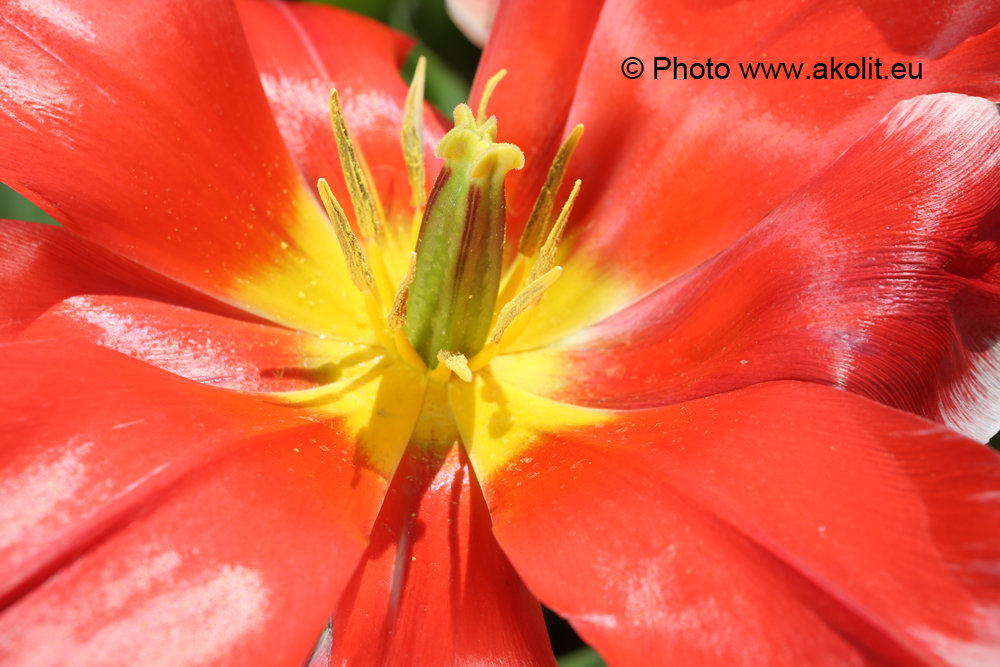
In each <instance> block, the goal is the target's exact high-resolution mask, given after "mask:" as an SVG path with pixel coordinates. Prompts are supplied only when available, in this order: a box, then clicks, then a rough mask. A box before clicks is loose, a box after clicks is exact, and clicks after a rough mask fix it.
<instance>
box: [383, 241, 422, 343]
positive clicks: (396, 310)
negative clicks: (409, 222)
mask: <svg viewBox="0 0 1000 667" xmlns="http://www.w3.org/2000/svg"><path fill="white" fill-rule="evenodd" d="M416 273H417V253H415V252H411V253H410V268H409V270H408V271H407V272H406V275H405V276H404V277H403V282H401V283H400V284H399V289H398V290H396V298H395V299H394V300H393V302H392V310H391V311H389V320H388V322H389V328H390V329H402V328H403V327H405V326H406V300H407V299H408V298H409V296H410V285H412V284H413V276H414V275H416Z"/></svg>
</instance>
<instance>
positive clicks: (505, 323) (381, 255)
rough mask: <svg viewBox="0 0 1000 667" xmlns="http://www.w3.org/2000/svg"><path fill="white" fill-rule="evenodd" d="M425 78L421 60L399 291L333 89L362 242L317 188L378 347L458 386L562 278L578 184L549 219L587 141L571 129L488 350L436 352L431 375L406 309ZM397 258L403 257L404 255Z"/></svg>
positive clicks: (336, 129)
mask: <svg viewBox="0 0 1000 667" xmlns="http://www.w3.org/2000/svg"><path fill="white" fill-rule="evenodd" d="M505 74H506V71H505V70H501V71H500V72H498V73H497V74H495V75H494V76H493V77H491V78H490V79H489V80H488V81H487V82H486V85H485V86H484V88H483V94H482V97H481V99H480V101H479V106H478V109H477V113H476V117H475V123H476V125H477V126H480V127H485V128H493V127H495V124H496V119H495V118H493V117H489V118H487V116H486V110H487V106H488V104H489V100H490V97H491V95H492V94H493V91H494V89H495V88H496V86H497V84H498V83H499V82H500V80H501V79H503V77H504V75H505ZM425 76H426V60H425V59H424V58H422V57H421V58H420V59H419V60H418V62H417V67H416V70H415V72H414V76H413V80H412V82H411V84H410V88H409V91H408V92H407V96H406V102H405V105H404V116H403V125H402V130H401V133H400V140H401V144H402V149H403V158H404V161H405V164H406V171H407V177H408V180H409V184H410V191H411V196H410V205H411V206H412V207H413V209H414V211H413V227H412V229H411V230H409V232H410V233H409V234H408V236H409V243H410V250H411V253H410V257H409V262H408V266H409V269H408V271H407V272H406V274H405V276H403V278H402V280H401V281H399V284H398V286H397V287H396V288H395V289H393V284H394V282H393V280H392V279H391V278H390V275H389V273H390V272H389V270H388V267H387V263H386V260H385V258H387V257H391V256H393V255H394V253H398V250H397V249H396V248H393V247H391V244H390V243H389V242H388V241H387V239H386V231H385V225H383V224H382V212H381V206H380V204H379V202H378V199H377V197H376V195H375V190H374V188H373V187H372V185H371V179H370V177H369V175H368V171H367V169H366V168H365V166H364V161H363V158H362V156H361V153H360V151H359V150H358V148H357V147H356V146H355V145H354V142H353V141H352V139H351V135H350V132H349V131H348V127H347V123H346V121H345V119H344V115H343V110H342V108H341V105H340V98H339V96H338V95H337V91H335V90H334V91H331V93H330V119H331V125H332V127H333V134H334V138H335V140H336V144H337V150H338V153H339V156H340V163H341V168H342V170H343V173H344V179H345V181H346V183H347V190H348V194H349V195H350V198H351V204H352V206H353V209H354V213H355V220H354V222H355V223H356V228H357V229H358V230H359V231H360V232H361V236H362V237H363V238H364V239H365V240H364V241H362V240H361V239H359V238H358V236H357V235H356V234H355V232H354V229H353V228H352V226H351V222H350V220H349V219H348V217H347V215H346V213H345V212H344V209H343V207H342V206H341V205H340V203H339V202H338V201H337V199H336V197H335V196H334V194H333V192H332V191H331V189H330V186H329V184H328V183H327V182H326V180H325V179H320V180H319V183H318V188H319V192H320V197H321V199H322V200H323V206H324V208H325V209H326V212H327V215H328V216H329V218H330V221H331V223H332V224H333V227H334V230H335V232H336V235H337V240H338V241H339V243H340V248H341V251H342V252H343V255H344V260H345V261H346V263H347V268H348V271H349V274H350V277H351V280H352V282H353V283H354V285H355V286H356V287H357V288H358V290H359V291H361V292H362V293H363V294H364V295H365V297H366V308H367V310H368V314H369V317H370V319H371V320H372V325H373V327H374V329H375V331H376V334H377V337H378V339H379V340H380V342H382V344H384V345H386V347H388V348H390V349H394V350H395V352H396V353H397V355H398V357H399V358H400V359H402V360H403V361H404V362H405V363H406V364H407V365H408V366H410V367H411V368H412V369H413V370H414V371H416V372H419V373H425V374H426V377H427V379H428V380H431V381H434V382H438V383H445V382H447V381H448V380H449V379H450V377H451V375H452V374H454V375H455V376H456V377H458V378H459V379H460V380H463V381H465V382H470V381H472V380H473V377H474V373H476V372H478V371H481V370H483V369H485V368H486V367H487V366H489V363H490V361H491V360H492V359H493V358H494V356H496V354H498V353H499V352H501V351H502V350H503V348H504V347H505V346H506V345H509V344H510V343H511V342H512V341H513V340H514V339H516V338H517V336H518V335H519V334H520V333H521V332H522V331H523V330H524V328H525V326H526V324H527V322H528V319H529V318H528V316H529V315H530V312H531V311H532V309H533V308H534V307H535V306H536V305H537V304H538V303H539V302H540V301H541V300H542V298H543V296H544V294H545V291H546V290H547V289H548V288H549V287H551V286H552V284H553V283H555V281H556V280H557V279H558V278H559V276H560V275H561V273H562V268H561V267H559V266H556V265H555V260H556V250H557V246H558V244H559V241H560V239H561V237H562V233H563V230H564V229H565V226H566V221H567V220H568V218H569V215H570V212H571V211H572V207H573V202H574V201H575V200H576V197H577V194H578V193H579V190H580V181H576V183H574V185H573V189H572V191H571V193H570V195H569V197H568V198H567V200H566V202H565V203H564V205H563V206H562V209H561V211H560V214H559V215H558V217H557V218H556V219H555V220H551V217H552V215H551V214H552V210H553V208H554V201H555V197H556V195H557V193H558V191H559V188H560V186H561V185H562V182H563V177H564V175H565V173H566V169H567V165H568V164H569V160H570V157H571V156H572V154H573V150H574V149H575V148H576V145H577V143H578V142H579V140H580V137H581V135H582V134H583V126H582V125H577V126H576V127H575V128H573V130H572V131H571V132H570V134H569V135H568V136H567V138H566V139H565V141H564V142H563V144H562V146H561V147H560V148H559V151H558V153H557V154H556V157H555V159H554V160H553V163H552V166H551V167H550V169H549V173H548V176H547V178H546V179H545V184H544V185H543V186H542V189H541V191H540V193H539V195H538V199H537V201H536V202H535V205H534V207H533V208H532V212H531V215H530V217H529V219H528V222H527V224H526V226H525V230H524V233H523V235H522V237H521V239H520V242H519V244H518V254H517V256H516V258H515V260H514V261H513V262H512V263H511V265H510V266H508V267H507V269H506V271H505V273H504V278H503V281H502V288H501V291H500V295H499V298H498V300H497V306H496V310H495V312H494V315H493V325H492V330H491V333H490V335H489V338H488V339H487V342H486V345H485V346H484V347H483V349H482V350H480V351H479V352H478V353H476V354H475V355H473V357H472V358H471V359H467V358H466V357H465V355H463V354H457V353H454V352H450V351H447V350H441V351H440V352H439V353H438V361H439V362H440V363H439V364H438V365H437V367H436V368H434V369H433V370H429V369H428V368H427V365H426V364H425V363H424V361H423V359H422V358H421V357H420V355H419V354H418V353H417V352H416V351H415V350H414V349H413V346H412V345H411V344H410V342H409V341H408V340H407V338H406V335H405V334H404V332H403V328H404V327H405V325H406V303H407V299H408V297H409V290H410V285H411V283H412V282H413V277H414V271H415V266H416V263H415V262H416V253H415V252H413V246H414V245H415V243H416V238H417V231H418V229H419V224H420V220H421V218H422V215H423V208H424V207H425V206H426V203H427V192H426V187H425V179H426V175H425V169H424V136H423V105H424V84H425ZM460 106H463V105H460ZM465 109H468V107H466V108H465ZM458 111H462V109H459V110H457V111H456V114H457V113H458ZM463 113H467V114H468V115H469V116H470V119H471V110H468V111H463ZM395 256H396V257H397V258H398V254H397V255H395ZM397 266H398V265H397Z"/></svg>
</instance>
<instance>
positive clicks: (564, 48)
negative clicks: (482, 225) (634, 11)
mask: <svg viewBox="0 0 1000 667" xmlns="http://www.w3.org/2000/svg"><path fill="white" fill-rule="evenodd" d="M603 4H604V0H586V1H577V2H571V3H563V2H534V1H532V0H523V1H521V2H505V3H502V5H501V7H500V11H499V12H498V13H497V16H496V20H495V22H494V24H493V32H492V33H491V34H490V41H489V43H488V44H487V45H486V50H485V51H483V56H482V59H481V60H480V62H479V69H478V71H477V74H476V80H475V82H474V83H473V85H472V92H471V93H470V95H469V99H470V100H471V101H472V104H473V105H478V104H479V99H480V96H481V95H482V91H483V86H484V85H485V84H486V80H487V79H488V78H489V77H491V76H493V75H494V74H496V73H497V72H499V71H500V70H501V69H506V70H507V77H506V79H505V80H504V82H503V83H502V84H500V85H499V86H498V87H497V89H496V92H494V93H493V96H492V97H491V98H490V104H489V113H490V114H493V115H496V117H497V121H498V132H499V138H500V140H501V141H509V142H511V143H514V144H516V145H517V146H518V147H520V148H521V150H523V151H524V154H525V156H526V158H527V159H526V162H525V167H524V169H523V170H521V171H514V172H511V173H510V174H508V175H507V179H506V189H507V193H508V197H507V198H508V205H507V223H508V233H507V235H508V238H513V239H517V238H518V235H519V234H520V232H521V229H522V228H523V226H524V222H525V221H526V220H527V217H528V214H529V213H531V207H532V205H533V204H534V203H535V198H536V197H537V196H538V191H539V189H540V188H541V186H542V183H543V182H544V181H545V175H546V173H547V172H548V169H549V164H550V163H551V162H552V158H553V157H554V156H555V154H556V151H557V150H558V149H559V145H560V144H561V143H562V141H563V139H565V138H566V135H568V134H569V130H568V129H566V126H567V114H568V113H569V110H570V105H571V103H572V101H573V95H574V93H575V91H576V89H577V85H578V80H577V77H578V76H579V74H580V68H581V67H582V66H583V62H584V58H585V57H586V54H587V49H588V45H589V41H590V36H591V33H592V32H593V30H594V26H595V25H596V24H597V18H598V15H599V14H600V12H601V6H602V5H603ZM575 124H576V121H574V120H573V118H572V117H571V118H569V129H572V127H573V125H575Z"/></svg>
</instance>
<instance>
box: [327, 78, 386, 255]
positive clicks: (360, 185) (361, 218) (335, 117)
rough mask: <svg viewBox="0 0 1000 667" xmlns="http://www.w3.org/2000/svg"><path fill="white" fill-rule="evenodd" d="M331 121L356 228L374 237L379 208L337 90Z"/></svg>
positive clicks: (332, 102) (331, 97)
mask: <svg viewBox="0 0 1000 667" xmlns="http://www.w3.org/2000/svg"><path fill="white" fill-rule="evenodd" d="M330 122H331V123H332V124H333V137H334V139H336V141H337V151H338V152H339V154H340V167H341V169H343V171H344V180H346V181H347V191H348V192H349V193H350V194H351V204H353V205H354V214H355V215H356V216H357V221H358V228H359V229H360V230H361V234H362V235H364V236H365V237H366V238H375V236H376V235H377V234H378V228H379V222H378V218H379V216H378V208H377V206H376V204H375V199H374V198H373V197H372V193H371V190H370V189H369V187H368V179H367V176H366V174H365V170H364V168H363V167H362V165H361V162H360V161H359V159H358V154H357V152H356V151H355V149H354V143H353V142H352V141H351V135H350V134H349V133H348V131H347V123H345V122H344V112H343V111H342V110H341V108H340V97H339V96H338V95H337V91H336V90H331V91H330Z"/></svg>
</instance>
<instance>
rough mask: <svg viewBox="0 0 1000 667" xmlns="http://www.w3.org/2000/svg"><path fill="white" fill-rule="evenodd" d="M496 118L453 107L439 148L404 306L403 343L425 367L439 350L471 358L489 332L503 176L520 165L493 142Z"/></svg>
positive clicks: (517, 154) (514, 153)
mask: <svg viewBox="0 0 1000 667" xmlns="http://www.w3.org/2000/svg"><path fill="white" fill-rule="evenodd" d="M495 140H496V119H495V118H492V117H491V118H489V119H486V120H481V121H479V122H477V119H476V118H475V117H474V116H473V115H472V110H471V109H470V108H469V107H468V106H466V105H464V104H460V105H459V106H458V107H456V109H455V127H454V128H452V129H451V130H450V131H449V132H448V133H447V134H446V135H445V136H444V137H443V138H442V139H441V142H440V143H439V144H438V147H437V155H438V157H440V158H442V159H443V160H444V166H443V167H442V168H441V172H440V173H439V174H438V177H437V181H436V182H435V184H434V189H433V190H432V192H431V195H430V197H429V199H428V202H427V207H426V208H425V209H424V216H423V220H422V222H421V225H420V235H419V237H418V240H417V262H416V270H415V272H414V277H413V283H412V284H411V285H410V289H409V296H408V299H407V303H406V326H405V328H404V331H405V333H406V338H407V339H408V340H409V342H410V344H411V345H412V346H413V348H414V349H415V350H416V351H417V353H418V354H419V355H420V356H421V357H422V358H423V360H424V361H425V362H426V363H427V366H428V367H430V368H434V367H435V366H437V364H438V352H439V351H441V350H444V351H446V352H448V353H454V354H463V355H465V356H466V357H471V356H473V355H474V354H475V353H476V352H478V351H479V350H481V349H482V347H483V345H484V344H485V342H486V338H487V336H488V335H489V332H490V326H491V324H492V319H493V313H494V310H495V308H496V301H497V293H498V291H499V288H500V273H501V269H502V261H503V247H504V228H505V224H506V214H505V204H504V185H503V184H504V177H505V176H506V174H507V172H508V171H510V170H512V169H520V168H521V166H523V164H524V154H523V153H521V150H520V149H519V148H518V147H517V146H514V145H513V144H505V143H496V141H495Z"/></svg>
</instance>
